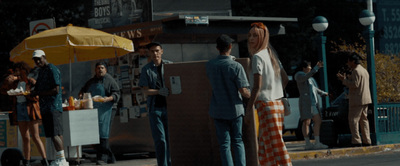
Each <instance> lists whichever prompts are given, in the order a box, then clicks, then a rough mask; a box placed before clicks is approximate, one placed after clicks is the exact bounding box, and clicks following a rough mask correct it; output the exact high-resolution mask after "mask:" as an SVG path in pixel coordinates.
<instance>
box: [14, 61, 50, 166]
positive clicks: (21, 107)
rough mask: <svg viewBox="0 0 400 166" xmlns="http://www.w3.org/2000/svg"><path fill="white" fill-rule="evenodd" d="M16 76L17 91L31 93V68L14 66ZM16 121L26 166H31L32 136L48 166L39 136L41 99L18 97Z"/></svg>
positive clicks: (32, 80)
mask: <svg viewBox="0 0 400 166" xmlns="http://www.w3.org/2000/svg"><path fill="white" fill-rule="evenodd" d="M13 68H14V71H15V73H14V75H15V76H17V78H18V85H17V89H22V90H23V91H22V92H30V90H31V85H32V83H34V82H35V80H34V79H33V78H28V74H29V71H30V68H29V66H28V65H27V64H26V63H24V62H18V63H16V64H14V67H13ZM16 98H17V99H16V101H17V102H16V109H15V110H16V115H17V116H16V120H17V124H18V127H19V130H20V132H21V136H22V141H23V144H22V145H23V154H24V157H25V160H24V166H28V165H30V158H31V153H30V152H31V145H30V138H31V137H30V135H31V136H32V139H33V142H34V143H35V144H36V147H37V148H38V151H39V153H40V155H41V156H42V157H43V160H42V164H43V165H48V162H47V159H46V151H45V148H44V145H43V143H42V141H41V140H40V136H39V124H40V122H41V119H42V116H41V115H40V108H39V97H38V96H30V95H17V97H16Z"/></svg>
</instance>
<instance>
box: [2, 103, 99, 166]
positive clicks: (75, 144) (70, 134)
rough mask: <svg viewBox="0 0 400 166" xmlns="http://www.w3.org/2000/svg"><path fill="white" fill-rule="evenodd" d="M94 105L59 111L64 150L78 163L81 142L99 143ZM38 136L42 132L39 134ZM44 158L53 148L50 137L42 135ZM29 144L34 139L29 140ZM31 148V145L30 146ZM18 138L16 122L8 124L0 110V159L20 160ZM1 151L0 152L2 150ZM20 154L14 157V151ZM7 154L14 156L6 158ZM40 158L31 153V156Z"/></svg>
mask: <svg viewBox="0 0 400 166" xmlns="http://www.w3.org/2000/svg"><path fill="white" fill-rule="evenodd" d="M97 116H98V114H97V109H82V110H71V111H64V112H63V128H64V134H63V138H64V151H65V154H66V158H67V159H68V160H69V161H77V162H78V163H79V160H80V158H81V157H82V148H81V147H82V145H91V144H99V141H100V139H99V125H98V117H97ZM41 136H42V135H41ZM42 140H44V141H43V142H44V143H45V145H46V153H47V159H48V160H54V159H55V153H56V152H55V149H54V145H53V143H52V141H51V139H50V138H44V135H43V138H42ZM31 144H32V145H33V146H35V145H34V143H33V141H31ZM32 149H34V148H32ZM21 150H22V139H21V136H20V133H19V131H18V127H17V126H10V123H9V120H8V113H0V155H1V161H2V163H3V161H4V162H20V160H21V159H22V153H21ZM18 151H19V152H18ZM3 153H4V154H3ZM17 153H18V154H20V155H21V157H18V155H16V154H17ZM8 156H17V157H14V158H12V159H11V158H9V157H8ZM36 158H37V159H41V157H40V155H39V154H37V155H35V154H33V155H32V159H36ZM13 160H18V161H13ZM0 166H1V164H0Z"/></svg>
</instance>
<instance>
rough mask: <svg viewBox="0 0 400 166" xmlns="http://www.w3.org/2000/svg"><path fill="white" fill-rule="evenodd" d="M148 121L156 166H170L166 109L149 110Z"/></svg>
mask: <svg viewBox="0 0 400 166" xmlns="http://www.w3.org/2000/svg"><path fill="white" fill-rule="evenodd" d="M149 119H150V127H151V134H152V136H153V141H154V146H155V148H156V157H157V165H158V166H170V165H171V156H170V152H169V141H168V140H169V138H168V137H169V136H168V118H167V108H165V107H163V108H157V107H155V108H154V110H150V111H149Z"/></svg>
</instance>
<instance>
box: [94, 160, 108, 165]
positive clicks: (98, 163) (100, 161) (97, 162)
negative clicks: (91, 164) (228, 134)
mask: <svg viewBox="0 0 400 166" xmlns="http://www.w3.org/2000/svg"><path fill="white" fill-rule="evenodd" d="M96 165H107V163H106V162H104V161H103V160H97V161H96Z"/></svg>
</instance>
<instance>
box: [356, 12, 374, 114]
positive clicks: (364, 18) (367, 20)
mask: <svg viewBox="0 0 400 166" xmlns="http://www.w3.org/2000/svg"><path fill="white" fill-rule="evenodd" d="M359 20H360V23H361V24H362V25H364V26H365V30H364V32H363V36H364V39H365V42H366V44H367V65H368V68H367V70H368V72H369V77H370V89H371V98H372V104H373V105H374V108H376V107H375V106H376V104H377V103H378V99H377V93H376V76H375V59H374V57H375V51H374V42H373V41H374V40H373V38H374V31H373V30H372V29H371V25H372V24H373V23H374V21H375V15H374V13H373V12H371V11H369V10H363V11H362V12H361V14H360V18H359Z"/></svg>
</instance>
